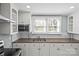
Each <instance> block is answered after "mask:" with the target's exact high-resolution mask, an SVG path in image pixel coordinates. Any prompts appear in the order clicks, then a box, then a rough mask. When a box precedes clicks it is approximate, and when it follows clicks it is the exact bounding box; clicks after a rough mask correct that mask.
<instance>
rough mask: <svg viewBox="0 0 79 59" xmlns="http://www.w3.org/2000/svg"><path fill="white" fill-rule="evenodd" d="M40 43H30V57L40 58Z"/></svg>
mask: <svg viewBox="0 0 79 59" xmlns="http://www.w3.org/2000/svg"><path fill="white" fill-rule="evenodd" d="M39 50H40V48H39V43H30V56H39Z"/></svg>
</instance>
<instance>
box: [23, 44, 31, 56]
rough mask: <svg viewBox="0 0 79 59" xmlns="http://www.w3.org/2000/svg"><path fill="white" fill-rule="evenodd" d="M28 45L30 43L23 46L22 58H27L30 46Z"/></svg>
mask: <svg viewBox="0 0 79 59" xmlns="http://www.w3.org/2000/svg"><path fill="white" fill-rule="evenodd" d="M29 44H30V43H25V44H24V52H25V54H24V56H29V51H30V50H29V49H30V46H29Z"/></svg>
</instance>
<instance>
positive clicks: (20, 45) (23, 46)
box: [13, 43, 29, 56]
mask: <svg viewBox="0 0 79 59" xmlns="http://www.w3.org/2000/svg"><path fill="white" fill-rule="evenodd" d="M13 48H21V49H22V56H28V55H29V43H14V44H13Z"/></svg>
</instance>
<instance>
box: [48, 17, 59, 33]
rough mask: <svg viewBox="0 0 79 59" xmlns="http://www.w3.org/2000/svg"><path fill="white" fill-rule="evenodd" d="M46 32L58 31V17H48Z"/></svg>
mask: <svg viewBox="0 0 79 59" xmlns="http://www.w3.org/2000/svg"><path fill="white" fill-rule="evenodd" d="M48 32H60V18H59V17H51V18H49V20H48Z"/></svg>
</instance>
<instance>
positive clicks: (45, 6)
mask: <svg viewBox="0 0 79 59" xmlns="http://www.w3.org/2000/svg"><path fill="white" fill-rule="evenodd" d="M15 5H17V6H18V8H19V10H21V11H31V13H32V14H33V15H69V14H71V13H73V12H76V11H77V10H78V9H79V3H16V4H15ZM27 5H30V9H28V8H27V7H26V6H27ZM71 6H74V7H75V8H70V7H71Z"/></svg>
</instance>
